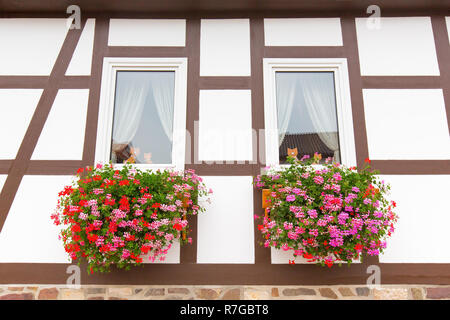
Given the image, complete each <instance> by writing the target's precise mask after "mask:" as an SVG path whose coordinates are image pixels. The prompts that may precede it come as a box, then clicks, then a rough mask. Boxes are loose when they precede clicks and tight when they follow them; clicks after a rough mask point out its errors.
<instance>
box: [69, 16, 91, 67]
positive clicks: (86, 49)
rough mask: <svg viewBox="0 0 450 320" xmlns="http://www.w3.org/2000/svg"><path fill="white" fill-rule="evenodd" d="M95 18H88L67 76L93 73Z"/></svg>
mask: <svg viewBox="0 0 450 320" xmlns="http://www.w3.org/2000/svg"><path fill="white" fill-rule="evenodd" d="M94 31H95V19H87V21H86V25H85V26H84V29H83V32H82V33H81V36H80V39H79V40H78V44H77V47H76V48H75V51H74V53H73V56H72V60H70V64H69V66H68V68H67V71H66V75H67V76H85V75H86V76H88V75H90V74H91V63H92V52H93V49H94Z"/></svg>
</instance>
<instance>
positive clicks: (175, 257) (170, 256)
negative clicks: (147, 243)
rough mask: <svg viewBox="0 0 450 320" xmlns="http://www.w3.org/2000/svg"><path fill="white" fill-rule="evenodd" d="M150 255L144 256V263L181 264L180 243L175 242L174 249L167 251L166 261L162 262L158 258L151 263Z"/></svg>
mask: <svg viewBox="0 0 450 320" xmlns="http://www.w3.org/2000/svg"><path fill="white" fill-rule="evenodd" d="M149 255H150V254H146V255H143V256H142V258H143V263H150V264H151V263H180V242H179V241H174V242H173V243H172V247H171V248H170V249H169V251H167V255H166V256H165V259H164V261H160V260H159V258H156V260H155V261H154V262H151V261H150V260H149V259H148V257H149Z"/></svg>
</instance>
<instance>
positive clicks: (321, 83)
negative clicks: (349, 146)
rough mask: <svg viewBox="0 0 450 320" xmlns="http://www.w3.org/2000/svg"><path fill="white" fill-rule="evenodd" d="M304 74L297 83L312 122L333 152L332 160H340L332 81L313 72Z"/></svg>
mask: <svg viewBox="0 0 450 320" xmlns="http://www.w3.org/2000/svg"><path fill="white" fill-rule="evenodd" d="M304 75H305V76H302V77H301V78H300V79H299V84H300V87H301V90H302V93H303V97H304V101H305V107H306V109H307V110H308V113H309V116H310V118H311V121H312V124H313V126H314V128H315V129H316V132H317V134H318V136H319V138H320V139H321V140H322V141H323V143H325V145H326V146H327V147H328V148H329V149H330V150H332V151H333V152H334V160H335V161H340V159H339V139H338V134H337V120H336V100H335V93H334V83H332V85H330V82H329V81H325V79H324V78H323V77H318V76H315V74H309V75H308V74H304Z"/></svg>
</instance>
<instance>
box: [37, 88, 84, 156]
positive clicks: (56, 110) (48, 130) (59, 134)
mask: <svg viewBox="0 0 450 320" xmlns="http://www.w3.org/2000/svg"><path fill="white" fill-rule="evenodd" d="M88 98H89V90H88V89H61V90H59V91H58V94H57V95H56V98H55V102H54V103H53V106H52V109H51V111H50V114H49V115H48V118H47V121H46V122H45V126H44V129H43V130H42V133H41V136H40V137H39V140H38V143H37V145H36V149H35V150H34V152H33V156H32V157H31V159H32V160H81V159H82V157H83V146H84V134H85V126H86V113H87V105H88Z"/></svg>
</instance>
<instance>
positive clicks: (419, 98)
mask: <svg viewBox="0 0 450 320" xmlns="http://www.w3.org/2000/svg"><path fill="white" fill-rule="evenodd" d="M363 97H364V113H365V118H366V129H367V140H368V147H369V157H370V158H371V159H409V160H414V159H450V137H449V133H448V124H447V116H446V111H445V103H444V98H443V94H442V90H441V89H365V90H363Z"/></svg>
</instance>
